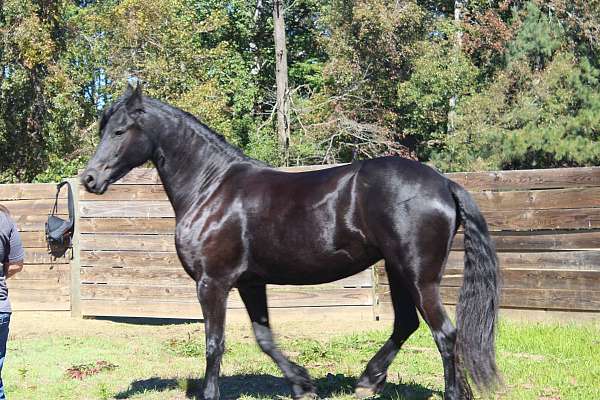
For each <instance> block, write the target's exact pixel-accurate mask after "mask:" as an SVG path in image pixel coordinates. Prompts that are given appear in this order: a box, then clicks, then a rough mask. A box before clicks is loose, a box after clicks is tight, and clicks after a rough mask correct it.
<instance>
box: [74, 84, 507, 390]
mask: <svg viewBox="0 0 600 400" xmlns="http://www.w3.org/2000/svg"><path fill="white" fill-rule="evenodd" d="M100 133H101V135H102V139H101V141H100V144H99V145H98V148H97V149H96V153H95V155H94V157H93V158H92V159H91V160H90V162H89V164H88V168H87V169H86V171H85V172H84V173H83V175H82V177H81V179H82V182H83V184H84V185H85V187H86V189H87V190H88V191H90V192H93V193H97V194H102V193H104V192H105V191H106V189H107V187H108V186H109V185H110V184H111V183H113V182H115V181H116V180H118V179H120V178H121V177H123V176H124V175H125V174H127V173H128V172H129V171H130V170H131V169H132V168H134V167H137V166H139V165H141V164H142V163H144V162H145V161H147V160H152V162H153V163H154V165H155V166H156V168H157V169H158V173H159V175H160V178H161V180H162V183H163V185H164V187H165V190H166V192H167V195H168V196H169V200H170V201H171V204H172V205H173V208H174V210H175V216H176V220H177V227H176V231H175V244H176V247H177V253H178V255H179V259H180V260H181V263H182V264H183V267H184V268H185V270H186V271H187V273H188V274H189V275H190V277H192V278H193V279H194V280H195V281H196V287H197V293H198V299H199V301H200V304H201V306H202V312H203V316H204V319H205V329H206V375H205V379H204V387H203V395H204V398H205V399H207V400H213V399H218V398H219V386H218V376H219V368H220V363H221V357H222V355H223V350H224V336H223V332H224V324H225V308H226V299H227V295H228V293H229V291H230V290H231V289H232V288H234V287H235V288H237V289H238V290H239V293H240V295H241V298H242V300H243V302H244V304H245V306H246V309H247V311H248V314H249V315H250V319H251V321H252V327H253V329H254V334H255V336H256V340H257V342H258V344H259V346H260V348H261V349H262V350H263V351H264V352H265V353H266V354H268V355H269V356H270V357H271V358H272V359H273V360H274V361H275V362H276V363H277V365H278V366H279V368H280V369H281V371H282V372H283V374H284V375H285V377H286V378H287V380H288V381H289V382H290V384H291V389H292V393H293V397H294V398H295V399H300V398H313V397H315V396H316V394H315V386H314V384H313V383H312V381H311V379H310V377H309V375H308V373H307V371H306V370H305V369H304V368H302V367H300V366H299V365H297V364H295V363H293V362H292V361H290V360H289V359H287V358H286V357H285V356H284V355H283V354H282V353H281V352H280V351H279V349H278V348H277V347H276V346H275V344H274V341H273V337H272V334H271V330H270V328H269V318H268V314H267V298H266V292H265V285H266V284H285V285H307V284H318V283H324V282H331V281H334V280H337V279H341V278H345V277H348V276H350V275H353V274H356V273H357V272H359V271H362V270H364V269H366V268H368V267H369V266H371V265H373V264H374V263H375V262H377V261H378V260H381V259H384V260H385V268H386V272H387V274H388V277H389V283H390V291H391V296H392V302H393V307H394V312H395V320H394V328H393V332H392V335H391V337H390V338H389V339H388V340H387V341H386V342H385V344H384V345H383V347H381V349H380V350H379V351H378V352H377V354H375V356H374V357H373V358H372V359H371V360H370V361H369V363H368V364H367V367H366V369H365V371H364V372H363V374H362V375H361V376H360V378H359V379H358V382H357V387H356V394H357V396H359V397H368V396H372V395H374V394H376V393H377V392H378V391H380V390H381V388H382V387H383V385H384V383H385V380H386V375H387V369H388V367H389V365H390V364H391V362H392V360H393V359H394V357H395V356H396V354H397V353H398V351H399V350H400V347H401V346H402V344H403V343H404V342H405V341H406V339H407V338H408V337H409V336H410V335H411V334H412V333H413V332H414V331H415V330H416V329H417V327H418V325H419V319H418V316H417V310H418V311H419V312H420V314H421V316H422V317H423V319H424V320H425V321H426V322H427V324H428V325H429V327H430V329H431V332H432V334H433V338H434V340H435V343H436V344H437V347H438V349H439V351H440V354H441V356H442V360H443V365H444V378H445V398H446V399H464V398H471V397H472V392H471V389H470V386H469V383H468V381H469V379H470V380H471V381H472V382H473V383H474V384H475V385H476V386H477V387H478V388H479V389H480V390H484V391H487V390H489V389H493V387H494V386H495V384H496V383H497V381H498V373H497V369H496V363H495V348H494V347H495V346H494V342H495V340H494V336H495V325H496V319H497V311H498V301H499V300H498V298H499V269H498V261H497V258H496V254H495V250H494V247H493V244H492V242H491V240H490V236H489V233H488V229H487V225H486V222H485V220H484V219H483V217H482V215H481V213H480V212H479V210H478V208H477V206H476V204H475V203H474V201H473V200H472V198H471V197H470V195H469V194H468V193H467V192H466V191H465V190H464V189H463V188H462V187H460V186H459V185H457V184H456V183H454V182H452V181H450V180H448V179H446V178H445V177H444V176H442V175H440V174H439V173H437V172H436V171H434V170H433V169H431V168H429V167H427V166H425V165H423V164H421V163H419V162H415V161H410V160H406V159H402V158H398V157H384V158H377V159H373V160H368V161H358V162H354V163H352V164H350V165H346V166H341V167H335V168H330V169H324V170H320V171H314V172H304V173H285V172H281V171H278V170H275V169H273V168H270V167H268V166H266V165H264V164H263V163H261V162H258V161H256V160H253V159H251V158H248V157H246V156H245V155H244V154H242V153H241V152H240V151H239V150H238V149H236V148H234V147H232V146H231V145H229V144H227V142H225V140H224V139H223V138H222V137H221V136H220V135H218V134H216V133H215V132H213V131H212V130H211V129H209V128H208V127H207V126H205V125H203V124H202V123H200V122H199V121H198V120H197V119H196V118H194V117H193V116H192V115H190V114H188V113H186V112H184V111H181V110H179V109H177V108H175V107H172V106H169V105H167V104H164V103H161V102H159V101H157V100H154V99H151V98H149V97H145V96H143V95H142V92H141V88H140V86H139V85H138V86H137V88H135V89H134V88H132V87H131V86H130V87H128V89H127V92H126V93H125V95H124V96H123V97H121V98H120V99H119V100H117V101H116V102H115V103H114V104H112V105H111V106H110V107H109V108H107V109H106V110H105V112H104V114H103V116H102V120H101V122H100ZM460 224H462V225H463V227H464V232H465V234H464V237H465V253H466V256H465V267H464V283H463V287H462V289H461V292H460V296H459V300H458V304H457V307H456V308H457V329H455V328H454V327H453V325H452V322H451V321H450V319H449V318H448V316H447V315H446V312H445V310H444V307H443V305H442V302H441V300H440V292H439V286H440V280H441V278H442V273H443V270H444V265H445V262H446V259H447V256H448V252H449V250H450V246H451V243H452V239H453V237H454V235H455V233H456V231H457V229H458V227H459V225H460Z"/></svg>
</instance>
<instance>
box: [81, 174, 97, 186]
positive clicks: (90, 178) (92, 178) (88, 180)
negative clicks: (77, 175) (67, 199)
mask: <svg viewBox="0 0 600 400" xmlns="http://www.w3.org/2000/svg"><path fill="white" fill-rule="evenodd" d="M81 183H83V186H85V187H86V188H87V189H94V187H95V186H96V173H95V171H93V170H92V171H89V172H88V173H86V174H84V175H83V176H82V177H81Z"/></svg>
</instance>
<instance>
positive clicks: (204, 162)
mask: <svg viewBox="0 0 600 400" xmlns="http://www.w3.org/2000/svg"><path fill="white" fill-rule="evenodd" d="M210 135H214V134H213V133H211V132H209V131H207V130H204V128H201V127H197V126H191V125H189V123H187V122H183V123H180V124H177V126H176V127H172V128H170V129H169V128H167V129H165V130H164V131H163V132H160V133H159V135H158V136H159V138H158V141H157V146H156V150H155V152H154V155H153V157H152V161H153V163H154V165H155V166H156V168H157V170H158V173H159V175H160V178H161V180H162V183H163V185H164V188H165V191H166V193H167V196H168V197H169V200H170V201H171V204H172V205H173V209H174V210H175V216H176V217H177V218H178V219H179V218H180V217H181V216H183V215H184V214H185V213H186V212H187V211H188V210H189V209H190V208H191V207H193V206H195V205H199V204H201V203H202V201H203V200H204V199H206V198H207V197H208V196H210V195H211V194H212V193H213V192H214V190H215V189H216V188H217V187H218V186H219V184H220V183H221V181H222V179H223V176H224V175H225V173H226V172H227V170H228V169H229V167H230V166H231V165H232V164H233V163H237V162H249V161H250V160H248V159H247V158H246V157H244V156H243V155H242V154H241V153H238V152H236V151H234V150H233V149H232V148H231V146H230V145H229V144H227V143H225V142H223V141H221V140H219V139H218V138H216V137H211V136H210Z"/></svg>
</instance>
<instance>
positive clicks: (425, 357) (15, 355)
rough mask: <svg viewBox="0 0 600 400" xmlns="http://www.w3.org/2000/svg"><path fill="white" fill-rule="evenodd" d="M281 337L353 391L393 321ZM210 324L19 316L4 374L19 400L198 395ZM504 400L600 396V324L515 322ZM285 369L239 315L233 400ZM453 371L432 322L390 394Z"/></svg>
mask: <svg viewBox="0 0 600 400" xmlns="http://www.w3.org/2000/svg"><path fill="white" fill-rule="evenodd" d="M273 324H274V329H275V332H276V334H277V338H278V342H279V343H280V345H281V347H282V348H283V349H284V350H285V352H286V353H287V354H288V355H289V356H290V357H291V358H292V359H294V360H295V361H297V362H299V363H301V364H302V365H304V366H306V367H307V368H308V370H309V371H310V373H311V375H312V376H313V378H314V379H315V382H316V383H317V386H318V389H319V395H320V396H321V398H331V399H339V400H341V399H351V398H352V396H351V394H352V391H353V385H354V382H355V379H356V377H357V376H358V375H359V374H360V373H361V372H362V369H363V368H364V367H365V365H366V363H367V361H368V360H369V359H370V358H371V357H372V356H373V355H374V354H375V352H376V351H377V349H378V348H379V346H381V344H382V343H383V342H384V341H385V339H386V338H387V336H388V335H389V332H390V331H391V323H390V322H374V321H358V322H352V321H335V320H334V319H333V318H327V319H320V320H319V319H315V320H308V321H307V320H304V321H302V322H294V321H291V320H288V321H277V320H275V321H273ZM203 332H204V329H203V325H202V324H200V323H175V324H161V325H150V324H135V323H129V322H115V321H106V320H93V319H86V320H80V319H71V318H70V317H68V316H67V315H65V314H51V313H46V314H44V313H15V314H13V318H12V322H11V334H10V341H9V344H8V355H7V359H6V362H5V366H4V372H3V379H4V384H5V387H6V391H7V396H8V398H9V399H11V400H13V399H16V400H29V399H31V400H33V399H40V400H49V399H78V400H79V399H113V398H116V399H150V400H153V399H188V398H194V393H195V391H196V390H197V388H198V387H199V385H200V380H199V377H200V376H201V375H202V374H203V371H204V358H203V353H204V345H203V341H204V340H203V339H204V333H203ZM498 363H499V367H500V369H501V371H502V374H503V377H504V381H505V386H504V388H503V389H502V391H501V392H499V393H498V394H497V395H496V397H497V398H500V399H511V400H512V399H536V400H558V399H560V400H566V399H582V400H595V399H600V324H598V323H587V324H582V325H558V324H546V325H542V324H534V323H531V324H523V323H509V322H504V323H502V324H501V326H500V330H499V338H498ZM280 376H281V375H280V373H279V370H278V369H277V368H276V366H275V365H274V364H273V363H272V362H271V361H270V359H268V358H267V357H266V356H265V355H263V354H262V353H261V352H260V350H259V349H258V347H257V346H256V344H255V343H254V339H253V337H252V333H251V330H250V327H249V324H248V323H247V322H245V321H241V320H240V321H230V322H229V323H228V327H227V350H226V353H225V356H224V359H223V366H222V378H221V395H222V396H221V397H222V398H223V399H236V398H242V399H246V400H249V399H272V398H289V390H288V387H287V384H286V383H285V382H284V381H283V380H282V379H281V378H280ZM442 390H443V372H442V365H441V361H440V357H439V354H438V352H437V350H436V349H435V345H434V343H433V340H432V339H431V336H430V334H429V331H428V329H427V328H426V327H425V326H424V325H423V324H422V325H421V328H420V329H419V330H418V331H417V332H416V333H415V334H414V335H413V336H412V337H411V338H410V339H409V340H408V341H407V342H406V344H405V345H404V348H403V351H401V352H400V354H399V356H398V358H397V359H396V361H395V362H394V363H393V364H392V367H391V368H390V371H389V375H388V384H387V386H386V389H385V392H384V393H383V394H382V395H381V396H380V397H379V398H381V399H429V398H433V399H436V398H437V399H441V398H442Z"/></svg>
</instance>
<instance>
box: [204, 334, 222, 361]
mask: <svg viewBox="0 0 600 400" xmlns="http://www.w3.org/2000/svg"><path fill="white" fill-rule="evenodd" d="M224 351H225V342H224V341H223V340H222V339H216V338H215V339H213V338H211V339H208V340H207V341H206V357H207V358H214V357H216V356H219V355H221V354H223V352H224Z"/></svg>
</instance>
